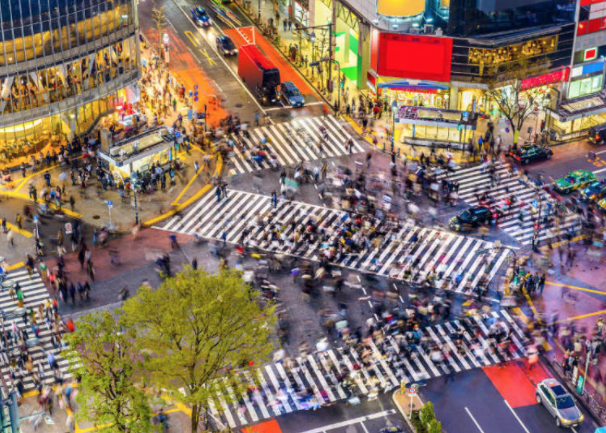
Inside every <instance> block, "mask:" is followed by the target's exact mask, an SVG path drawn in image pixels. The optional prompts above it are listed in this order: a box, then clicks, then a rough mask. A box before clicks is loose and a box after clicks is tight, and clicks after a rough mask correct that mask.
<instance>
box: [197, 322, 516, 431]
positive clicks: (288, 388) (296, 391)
mask: <svg viewBox="0 0 606 433" xmlns="http://www.w3.org/2000/svg"><path fill="white" fill-rule="evenodd" d="M495 324H498V325H495ZM493 326H499V327H500V328H501V329H502V330H504V332H506V333H507V334H508V335H510V336H511V341H512V345H511V346H510V347H509V349H508V350H498V349H496V348H495V347H494V346H495V345H494V344H493V343H492V340H491V336H490V335H489V334H490V332H491V331H490V330H491V327H493ZM473 335H478V338H477V339H475V340H474V337H473ZM422 336H423V337H422V339H421V340H422V341H424V342H423V343H421V344H418V345H411V346H408V347H409V349H410V350H409V351H408V350H407V353H404V352H403V351H404V350H406V346H405V345H402V344H399V335H395V336H389V337H387V338H386V340H384V341H383V342H382V343H376V344H375V343H374V342H370V343H367V345H366V346H365V348H364V349H363V350H362V351H360V352H358V350H356V349H355V348H350V347H341V348H334V349H333V348H330V349H328V350H324V351H322V352H318V353H314V354H308V355H303V356H298V357H296V358H291V359H290V360H288V361H286V362H275V363H271V364H268V365H265V366H263V367H261V368H259V369H258V370H257V372H256V377H251V376H250V375H247V376H246V377H243V378H242V380H244V381H245V384H246V385H247V386H248V392H242V393H241V395H238V394H236V393H235V391H234V389H233V388H234V387H233V386H232V385H230V384H229V383H227V382H225V383H222V384H219V386H218V387H217V388H216V389H215V396H216V398H214V399H213V401H211V402H209V407H210V411H211V414H212V415H213V417H214V418H215V419H219V420H221V422H222V423H224V424H225V425H227V426H229V427H231V428H236V427H240V426H244V425H247V424H253V423H257V422H259V421H261V420H263V419H266V418H270V417H274V416H279V415H281V414H287V413H292V412H295V411H299V410H306V409H312V408H314V407H317V405H318V404H324V403H327V404H328V403H335V402H339V401H342V400H345V399H348V398H351V397H352V396H353V395H356V396H359V397H360V398H371V397H372V396H374V395H376V394H378V393H380V392H383V391H385V392H386V391H388V390H390V389H394V388H396V387H399V386H400V385H401V383H402V382H405V383H411V382H417V381H419V380H424V379H435V378H437V377H440V376H443V375H445V374H451V373H452V374H454V373H459V372H464V371H467V370H471V369H474V368H482V367H486V366H490V365H495V364H499V363H502V362H508V361H515V360H517V359H519V358H521V357H523V356H524V355H525V353H524V345H523V342H524V341H525V337H524V334H523V331H522V330H521V329H520V327H519V326H518V324H517V323H516V322H515V320H514V319H513V318H512V317H511V316H510V315H509V314H508V313H507V311H500V312H492V313H490V314H488V315H486V316H483V317H480V316H474V317H468V318H466V320H465V321H461V320H453V321H447V322H443V323H440V324H433V325H430V326H428V327H425V328H422ZM377 345H380V347H381V348H379V347H377ZM435 347H442V348H443V349H444V348H446V352H449V353H450V355H449V356H447V357H445V358H443V359H442V360H441V361H438V360H437V359H436V358H435V357H434V356H433V355H432V350H433V348H435ZM443 352H444V350H443ZM362 358H364V359H367V362H366V363H365V362H364V361H363V359H362ZM348 377H349V378H350V379H351V380H352V382H353V384H352V386H350V387H347V386H345V383H346V382H343V381H342V380H341V381H340V380H339V378H348ZM305 390H310V391H311V396H310V397H309V398H304V397H302V395H301V391H305ZM303 394H305V393H303Z"/></svg>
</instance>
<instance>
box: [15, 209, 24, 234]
mask: <svg viewBox="0 0 606 433" xmlns="http://www.w3.org/2000/svg"><path fill="white" fill-rule="evenodd" d="M15 222H16V223H17V227H19V230H22V229H23V217H22V216H21V214H19V213H18V214H17V217H16V218H15Z"/></svg>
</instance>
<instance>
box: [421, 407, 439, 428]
mask: <svg viewBox="0 0 606 433" xmlns="http://www.w3.org/2000/svg"><path fill="white" fill-rule="evenodd" d="M419 417H420V418H421V421H423V424H425V425H427V424H429V423H430V422H432V421H433V420H435V419H436V416H435V414H434V411H433V403H432V402H430V401H428V402H427V403H425V404H424V405H423V407H422V408H421V413H420V416H419Z"/></svg>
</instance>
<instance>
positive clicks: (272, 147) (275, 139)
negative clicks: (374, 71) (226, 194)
mask: <svg viewBox="0 0 606 433" xmlns="http://www.w3.org/2000/svg"><path fill="white" fill-rule="evenodd" d="M322 127H323V128H326V131H327V132H328V139H327V140H324V137H323V135H322V132H321V128H322ZM237 138H238V140H240V143H241V144H242V147H243V149H244V150H243V151H242V149H240V148H238V146H234V147H233V157H232V158H231V161H232V162H233V165H234V167H233V169H234V171H235V172H236V173H246V172H251V171H257V170H265V169H269V168H272V167H273V168H276V167H278V166H294V165H296V164H299V163H300V162H311V161H317V160H320V159H323V158H332V157H339V156H345V155H348V154H349V150H348V149H347V148H346V145H345V144H346V142H347V140H349V139H351V140H353V143H354V144H353V148H352V153H361V152H364V147H363V146H362V145H361V144H360V143H358V142H357V141H356V140H355V139H354V137H352V135H351V134H349V132H348V131H347V130H346V129H345V128H344V127H343V125H341V124H340V123H339V121H338V120H337V119H336V118H335V117H334V116H332V115H331V116H327V117H326V118H325V119H322V118H318V117H298V118H296V119H293V120H290V121H288V122H284V123H278V124H273V125H269V126H260V127H256V128H252V129H249V130H248V137H245V136H244V134H242V133H240V134H239V135H238V137H237ZM265 138H267V141H266V142H265V144H264V145H263V147H265V148H266V149H267V150H268V153H269V154H272V155H275V158H276V160H275V161H272V158H271V157H270V155H265V156H264V157H252V156H251V155H250V154H251V152H253V151H254V149H255V148H257V147H258V145H259V144H260V143H261V142H262V141H264V140H265ZM318 143H321V147H320V146H319V145H318ZM246 154H248V156H247V155H246Z"/></svg>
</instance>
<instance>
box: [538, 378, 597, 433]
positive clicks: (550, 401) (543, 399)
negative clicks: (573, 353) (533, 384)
mask: <svg viewBox="0 0 606 433" xmlns="http://www.w3.org/2000/svg"><path fill="white" fill-rule="evenodd" d="M536 394H537V403H539V404H542V405H543V406H545V407H546V408H547V410H548V411H549V413H550V414H551V415H552V416H553V417H554V418H555V423H556V425H557V426H558V427H568V428H572V427H578V426H579V425H580V424H581V423H582V422H583V420H584V419H585V416H584V415H583V414H582V413H581V411H580V410H579V408H578V407H577V405H576V403H575V401H574V399H573V398H572V396H571V395H570V394H569V393H568V391H566V388H564V387H563V386H562V384H561V383H560V382H558V381H557V380H555V379H553V378H550V379H545V380H544V381H542V382H539V384H538V385H537V389H536Z"/></svg>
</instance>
